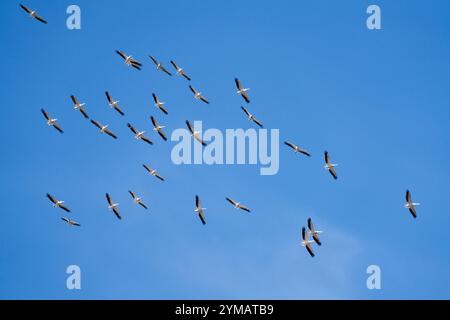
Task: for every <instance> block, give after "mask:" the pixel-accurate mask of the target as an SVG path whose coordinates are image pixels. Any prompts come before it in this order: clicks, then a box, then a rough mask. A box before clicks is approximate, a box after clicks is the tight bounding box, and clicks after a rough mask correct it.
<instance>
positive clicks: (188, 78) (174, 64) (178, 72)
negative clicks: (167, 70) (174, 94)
mask: <svg viewBox="0 0 450 320" xmlns="http://www.w3.org/2000/svg"><path fill="white" fill-rule="evenodd" d="M170 63H171V64H172V65H173V67H174V68H175V69H176V70H177V73H176V74H175V75H182V76H183V77H185V78H186V79H187V80H188V81H191V78H190V77H189V76H188V75H187V74H186V72H184V71H183V69H182V68H180V67H179V66H178V65H177V64H176V62H175V61H173V60H170Z"/></svg>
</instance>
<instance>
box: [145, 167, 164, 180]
mask: <svg viewBox="0 0 450 320" xmlns="http://www.w3.org/2000/svg"><path fill="white" fill-rule="evenodd" d="M142 166H143V167H144V168H145V170H147V171H148V172H149V173H150V174H151V175H152V176H154V177H156V178H158V179H159V180H161V181H164V178H163V177H161V176H160V175H159V173H158V172H156V170H154V169H151V168H149V167H148V166H147V165H145V164H143V165H142Z"/></svg>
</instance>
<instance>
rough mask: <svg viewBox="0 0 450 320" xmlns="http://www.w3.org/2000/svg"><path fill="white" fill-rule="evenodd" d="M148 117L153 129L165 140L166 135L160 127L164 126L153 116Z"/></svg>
mask: <svg viewBox="0 0 450 320" xmlns="http://www.w3.org/2000/svg"><path fill="white" fill-rule="evenodd" d="M150 119H151V120H152V123H153V127H154V128H153V130H155V131H157V132H158V134H159V135H160V136H161V138H162V139H163V140H164V141H167V137H166V135H165V134H164V132H163V131H162V129H163V128H165V126H160V125H159V124H158V122H157V121H156V119H155V118H154V117H153V116H150Z"/></svg>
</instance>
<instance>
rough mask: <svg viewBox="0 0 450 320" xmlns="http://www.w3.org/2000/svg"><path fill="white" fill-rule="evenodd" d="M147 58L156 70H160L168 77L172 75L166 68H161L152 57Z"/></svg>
mask: <svg viewBox="0 0 450 320" xmlns="http://www.w3.org/2000/svg"><path fill="white" fill-rule="evenodd" d="M149 57H150V59H151V60H152V61H153V63H154V64H155V65H156V70H161V71H163V72H165V73H166V74H168V75H169V76H171V75H172V74H171V73H170V72H169V71H168V70H167V69H166V68H164V67H163V65H162V64H161V63H159V62H158V60H156V58H155V57H153V56H149Z"/></svg>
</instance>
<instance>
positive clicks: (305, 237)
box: [302, 227, 314, 257]
mask: <svg viewBox="0 0 450 320" xmlns="http://www.w3.org/2000/svg"><path fill="white" fill-rule="evenodd" d="M302 239H303V241H302V246H303V247H306V250H308V252H309V254H310V255H311V257H314V251H313V248H312V245H311V243H312V241H311V240H309V239H308V233H307V232H306V229H305V227H303V228H302Z"/></svg>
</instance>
